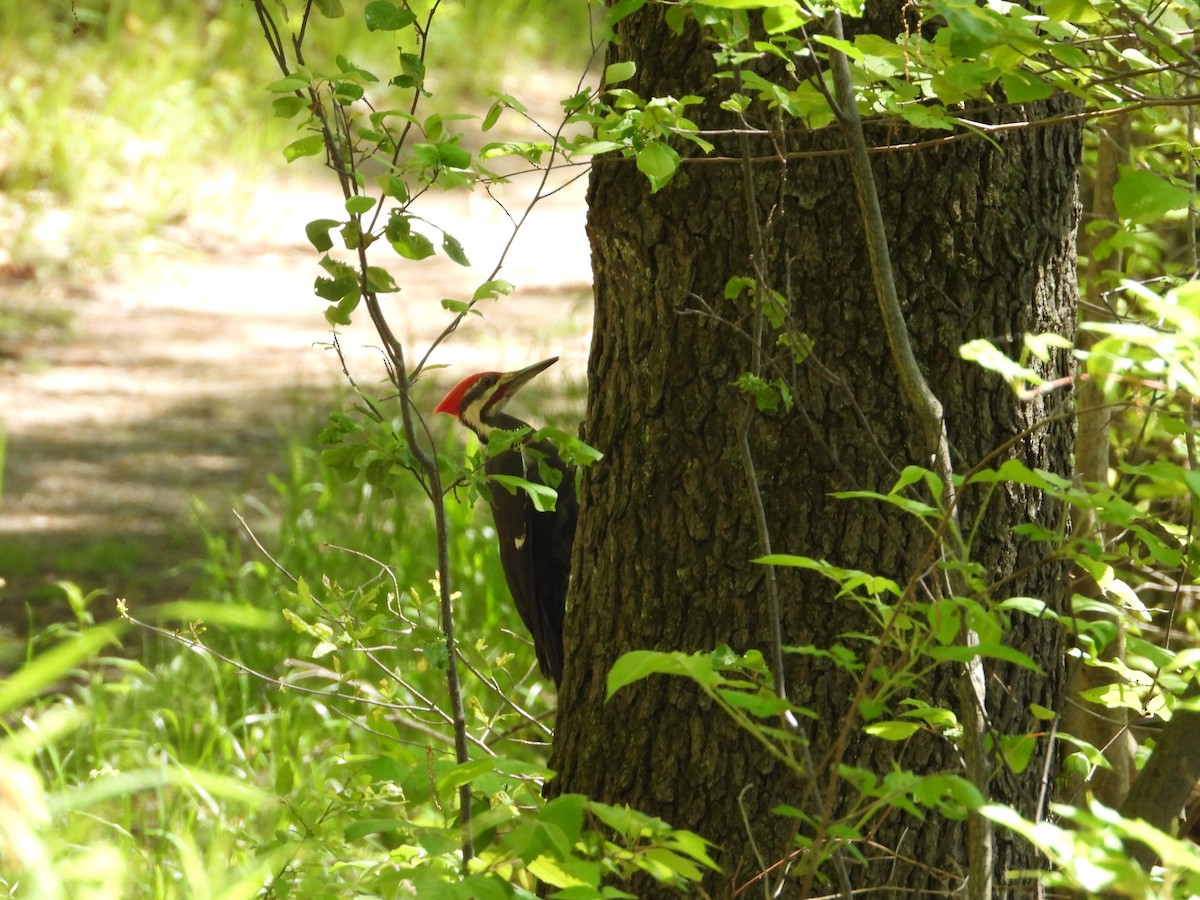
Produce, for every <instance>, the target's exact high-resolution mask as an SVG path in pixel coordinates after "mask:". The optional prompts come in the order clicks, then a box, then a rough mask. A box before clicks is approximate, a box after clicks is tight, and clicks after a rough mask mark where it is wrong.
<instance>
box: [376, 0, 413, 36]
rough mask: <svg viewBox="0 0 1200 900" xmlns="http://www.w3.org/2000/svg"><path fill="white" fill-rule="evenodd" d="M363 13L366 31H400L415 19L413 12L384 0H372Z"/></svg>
mask: <svg viewBox="0 0 1200 900" xmlns="http://www.w3.org/2000/svg"><path fill="white" fill-rule="evenodd" d="M365 13H366V21H367V31H400V30H402V29H404V28H407V27H408V26H409V25H411V24H413V23H414V22H415V21H417V16H416V14H415V13H413V12H411V11H410V10H407V9H404V8H402V7H399V6H397V5H396V4H395V3H388V2H386V0H372V2H371V3H368V4H367V8H366V10H365Z"/></svg>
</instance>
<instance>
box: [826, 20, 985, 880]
mask: <svg viewBox="0 0 1200 900" xmlns="http://www.w3.org/2000/svg"><path fill="white" fill-rule="evenodd" d="M826 23H827V25H828V28H829V34H830V35H831V36H832V37H833V38H834V39H836V40H839V41H840V40H844V35H843V32H842V16H841V13H840V12H839V11H838V10H837V9H836V8H835V9H833V10H832V11H831V12H830V13H829V14H828V15H827V17H826ZM829 62H830V66H831V68H832V70H833V82H834V89H835V91H836V92H837V104H836V105H835V106H834V115H835V116H836V117H837V120H838V122H839V123H840V125H841V127H842V132H843V134H844V136H845V139H846V143H847V145H848V147H849V150H850V169H851V172H852V174H853V177H854V187H855V193H856V194H857V196H858V202H859V208H860V210H861V212H862V218H863V227H864V230H865V232H866V239H867V250H868V253H869V255H870V259H871V275H872V279H873V280H874V282H875V294H876V298H877V300H878V301H879V310H880V314H881V316H882V319H883V324H884V331H885V333H886V334H887V339H888V348H889V349H890V350H891V354H892V362H893V364H894V365H895V369H896V372H897V374H898V375H899V377H900V382H901V385H902V387H903V389H904V393H905V394H906V395H907V397H908V401H909V404H910V405H911V406H912V408H913V411H914V413H915V414H916V416H917V420H918V422H919V423H920V427H921V431H922V433H923V435H924V438H925V447H926V448H927V449H931V450H932V451H933V454H934V459H933V461H934V465H935V467H936V470H937V472H938V476H939V478H941V481H942V491H943V495H942V498H941V502H942V506H943V509H944V510H945V515H946V517H947V518H948V519H949V518H951V517H956V516H957V513H956V498H955V494H954V471H953V467H952V464H951V461H950V442H949V439H948V436H947V434H946V422H945V414H944V411H943V408H942V404H941V401H939V400H938V398H937V396H936V395H935V394H934V393H933V391H932V390H931V389H930V387H929V384H928V382H927V381H926V380H925V376H924V374H923V373H922V372H921V367H920V365H919V364H918V363H917V359H916V355H915V354H914V353H913V349H912V343H911V341H910V340H909V336H908V325H907V323H906V322H905V319H904V312H903V310H902V309H901V307H900V299H899V296H898V293H897V290H896V282H895V276H894V272H893V269H892V261H891V255H890V251H889V249H888V241H887V232H886V229H885V226H884V221H883V212H882V210H881V209H880V206H879V195H878V193H877V191H876V186H875V176H874V173H873V172H872V170H871V158H870V154H869V151H868V147H867V140H866V136H865V134H864V132H863V126H862V120H861V119H860V118H859V115H858V101H857V96H856V94H855V90H854V83H853V80H852V77H851V74H850V64H849V62H848V61H847V59H846V55H845V54H844V53H842V52H841V51H840V50H837V49H835V48H830V51H829ZM954 531H955V533H956V534H957V532H958V529H957V528H955V529H954ZM953 555H957V553H954V554H953ZM947 577H948V578H952V579H954V580H956V581H961V574H959V575H957V576H956V575H955V573H954V571H951V572H949V573H948V575H947ZM961 587H962V586H961V585H951V586H950V590H951V593H952V594H959V595H965V591H960V590H956V588H961ZM962 636H963V638H964V639H965V641H966V643H967V644H972V643H977V642H978V638H977V636H976V635H974V633H973V632H971V631H970V630H969V629H968V628H967V626H966V625H965V624H964V626H963V635H962ZM965 668H966V675H967V677H966V678H962V679H959V681H958V693H959V715H960V717H961V720H962V734H963V737H962V748H963V756H964V758H965V761H966V770H967V777H968V779H969V780H970V781H971V783H972V784H973V785H974V786H975V788H976V789H977V790H978V791H979V793H980V795H981V796H982V797H983V798H984V800H985V801H986V799H987V797H988V771H987V756H986V754H987V748H986V743H985V736H984V732H985V729H984V725H985V722H986V713H987V704H986V690H987V682H986V678H985V674H984V670H983V662H982V660H981V659H980V658H979V657H975V658H973V659H972V660H971V661H969V662H968V663H966V664H965ZM967 858H968V875H969V877H968V879H967V892H968V896H969V897H970V898H971V900H988V898H990V897H991V896H992V826H991V823H990V822H989V820H988V819H986V818H984V817H983V816H982V815H980V814H979V812H978V811H977V810H971V811H970V812H969V813H968V816H967Z"/></svg>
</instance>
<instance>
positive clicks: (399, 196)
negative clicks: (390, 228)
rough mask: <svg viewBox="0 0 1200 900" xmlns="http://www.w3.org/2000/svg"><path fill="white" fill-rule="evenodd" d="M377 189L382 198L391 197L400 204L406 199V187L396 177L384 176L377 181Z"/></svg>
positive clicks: (401, 180) (399, 178)
mask: <svg viewBox="0 0 1200 900" xmlns="http://www.w3.org/2000/svg"><path fill="white" fill-rule="evenodd" d="M379 189H380V190H381V191H383V193H384V196H386V197H392V198H394V199H396V200H399V201H400V202H401V203H403V202H404V201H406V200H407V199H408V185H406V184H405V183H404V179H403V178H401V177H399V176H398V175H384V176H383V177H382V178H380V179H379Z"/></svg>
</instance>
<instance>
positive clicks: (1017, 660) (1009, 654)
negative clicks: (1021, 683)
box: [926, 642, 1042, 674]
mask: <svg viewBox="0 0 1200 900" xmlns="http://www.w3.org/2000/svg"><path fill="white" fill-rule="evenodd" d="M926 652H927V653H928V654H929V656H930V657H931V658H932V659H935V660H937V661H938V662H951V661H953V662H969V661H970V660H973V659H975V658H976V657H980V656H983V657H989V658H991V659H1000V660H1004V661H1005V662H1010V663H1013V664H1014V665H1018V666H1020V667H1021V668H1023V669H1028V670H1029V671H1031V672H1037V673H1039V674H1041V672H1042V668H1041V666H1039V665H1038V664H1037V663H1035V662H1034V661H1033V660H1032V659H1031V658H1030V657H1029V656H1027V655H1026V654H1024V653H1022V652H1021V651H1020V650H1017V649H1016V648H1014V647H1009V646H1007V645H1005V644H997V643H994V642H981V643H979V644H971V645H969V646H966V647H962V646H959V647H931V648H929V649H928V650H927V651H926Z"/></svg>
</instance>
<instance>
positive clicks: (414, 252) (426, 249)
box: [390, 231, 437, 259]
mask: <svg viewBox="0 0 1200 900" xmlns="http://www.w3.org/2000/svg"><path fill="white" fill-rule="evenodd" d="M390 243H391V245H392V249H394V250H395V251H396V252H397V253H398V254H400V255H401V256H403V257H404V258H405V259H426V258H427V257H430V256H433V254H434V253H436V252H437V251H436V250H434V249H433V241H431V240H430V239H429V238H427V237H425V235H423V234H421V233H420V232H419V231H408V232H407V233H405V234H402V235H400V236H399V237H398V238H396V239H395V240H393V241H391V242H390Z"/></svg>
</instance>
